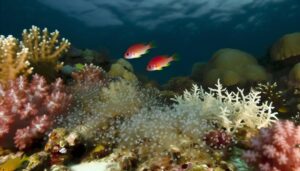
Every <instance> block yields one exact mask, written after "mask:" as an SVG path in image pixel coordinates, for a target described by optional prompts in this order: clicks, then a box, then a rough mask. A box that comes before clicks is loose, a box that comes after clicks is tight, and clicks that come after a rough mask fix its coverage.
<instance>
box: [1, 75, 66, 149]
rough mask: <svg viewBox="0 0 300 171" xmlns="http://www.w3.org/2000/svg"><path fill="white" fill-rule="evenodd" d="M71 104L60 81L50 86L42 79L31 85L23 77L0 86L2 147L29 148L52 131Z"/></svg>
mask: <svg viewBox="0 0 300 171" xmlns="http://www.w3.org/2000/svg"><path fill="white" fill-rule="evenodd" d="M70 100H71V96H70V95H68V94H67V93H66V92H65V90H64V85H63V83H62V80H61V79H57V80H56V81H55V82H54V83H52V84H51V85H48V84H47V83H46V81H45V79H44V78H43V77H42V76H39V75H34V76H33V78H32V80H31V82H29V81H28V80H27V79H26V78H25V77H23V76H20V77H18V78H17V79H15V80H11V81H10V82H9V84H8V85H7V86H6V87H2V86H1V85H0V144H1V145H4V144H5V145H9V144H12V143H13V142H12V141H14V144H15V146H16V147H17V148H18V149H25V148H27V147H28V146H30V145H31V144H32V143H33V140H34V139H36V138H40V137H41V136H42V135H43V134H44V133H45V132H46V131H47V130H48V129H49V128H50V126H51V125H52V124H53V120H54V117H55V116H57V115H58V114H60V113H62V112H63V111H64V110H65V109H66V107H67V106H68V105H69V104H70Z"/></svg>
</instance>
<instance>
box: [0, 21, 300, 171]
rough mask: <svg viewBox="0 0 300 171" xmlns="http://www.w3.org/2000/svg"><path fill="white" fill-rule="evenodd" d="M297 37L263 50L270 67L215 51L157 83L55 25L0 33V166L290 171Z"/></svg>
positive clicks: (297, 158) (299, 142) (296, 147)
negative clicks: (75, 43) (79, 45)
mask: <svg viewBox="0 0 300 171" xmlns="http://www.w3.org/2000/svg"><path fill="white" fill-rule="evenodd" d="M298 40H300V34H299V33H293V34H288V35H285V36H283V37H282V38H281V39H280V40H279V41H278V42H276V43H275V44H274V45H273V47H272V48H271V50H270V51H271V52H270V56H269V58H270V59H271V60H272V61H273V62H274V63H280V62H282V61H284V62H282V63H283V64H281V65H280V66H281V67H282V68H281V70H278V68H276V70H272V67H270V66H267V67H266V66H262V65H260V63H259V62H258V61H257V60H256V58H255V57H254V56H252V55H251V54H249V53H246V52H243V51H241V50H238V49H220V50H218V51H217V52H216V53H215V54H213V57H212V59H211V60H210V61H208V62H207V63H197V64H195V65H194V67H193V71H192V75H191V76H190V77H188V76H180V77H175V78H172V79H170V80H169V81H168V82H167V83H166V84H165V85H162V86H160V85H159V84H157V83H155V82H154V81H151V80H147V79H145V78H143V77H142V76H137V75H136V74H135V73H134V68H133V67H132V65H131V64H130V63H129V62H128V61H127V60H125V59H119V60H117V61H116V62H115V63H113V64H111V63H110V64H109V66H110V67H107V66H108V63H107V61H109V60H108V59H104V58H107V56H106V55H103V54H101V52H96V51H92V50H84V51H82V50H80V49H76V48H75V47H72V48H71V49H72V52H68V50H69V49H70V43H69V41H68V40H67V39H64V38H62V39H60V38H59V32H58V31H54V32H52V33H49V32H48V29H47V28H45V29H42V30H41V29H40V28H38V27H36V26H32V28H30V29H25V30H24V31H23V34H22V40H18V39H16V38H15V37H13V36H12V35H9V36H2V35H1V36H0V59H1V60H0V65H1V67H0V170H5V171H12V170H28V171H29V170H49V171H61V170H64V171H85V170H89V171H92V170H95V171H102V170H103V171H106V170H107V171H118V170H119V171H125V170H127V171H133V170H137V171H198V170H199V171H228V170H230V171H297V170H300V164H299V163H300V126H299V125H298V123H299V121H296V120H297V117H296V116H298V115H297V113H299V110H300V107H299V106H300V105H299V87H300V86H299V82H300V80H299V76H298V75H299V74H298V73H299V71H298V70H299V68H300V67H299V63H298V64H296V63H295V64H293V65H291V61H289V60H292V61H294V60H295V59H296V58H297V57H298V58H299V54H300V47H299V46H298V45H297V46H296V45H295V43H294V42H297V41H298ZM287 49H289V50H287ZM289 52H291V54H290V53H289ZM91 54H92V55H91ZM94 56H97V58H100V57H101V58H103V59H101V60H100V59H90V58H93V57H94ZM91 61H93V63H92V62H91ZM97 61H98V62H97ZM99 61H100V62H99ZM101 61H105V62H103V63H102V62H101ZM285 63H286V65H285ZM233 66H234V67H233ZM239 66H240V67H239ZM267 68H268V69H267ZM272 74H273V75H274V78H273V79H271V75H272ZM287 96H288V97H289V98H288V99H285V98H284V97H287ZM278 113H279V114H280V115H278ZM292 118H296V119H292ZM298 118H299V117H298Z"/></svg>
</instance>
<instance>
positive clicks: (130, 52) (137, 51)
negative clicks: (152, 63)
mask: <svg viewBox="0 0 300 171" xmlns="http://www.w3.org/2000/svg"><path fill="white" fill-rule="evenodd" d="M151 48H153V44H152V43H148V44H143V43H137V44H134V45H132V46H130V47H129V48H128V49H127V51H126V52H125V54H124V58H126V59H134V58H140V57H141V56H142V55H144V54H146V53H147V52H148V51H149V49H151Z"/></svg>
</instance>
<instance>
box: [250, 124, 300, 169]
mask: <svg viewBox="0 0 300 171" xmlns="http://www.w3.org/2000/svg"><path fill="white" fill-rule="evenodd" d="M299 135H300V126H295V125H294V123H293V122H291V121H277V122H276V123H275V124H274V125H272V127H270V128H262V129H261V130H260V133H259V135H258V136H257V137H254V138H253V139H252V141H251V148H250V149H249V150H248V151H246V152H245V153H244V158H245V159H246V161H247V162H248V163H249V164H251V165H253V166H256V168H257V169H258V170H260V171H272V170H277V171H286V170H300V148H299V147H298V145H299V144H300V137H299Z"/></svg>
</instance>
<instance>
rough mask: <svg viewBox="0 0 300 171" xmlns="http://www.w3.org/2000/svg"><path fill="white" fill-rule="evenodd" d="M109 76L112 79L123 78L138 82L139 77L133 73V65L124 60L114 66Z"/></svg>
mask: <svg viewBox="0 0 300 171" xmlns="http://www.w3.org/2000/svg"><path fill="white" fill-rule="evenodd" d="M108 74H109V75H110V76H112V77H121V78H124V79H125V80H128V81H133V82H136V81H137V77H136V76H135V75H134V73H133V67H132V65H131V64H130V63H129V62H128V61H126V60H125V59H122V58H121V59H119V60H118V61H117V62H116V63H114V64H112V66H111V68H110V70H109V72H108Z"/></svg>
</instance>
